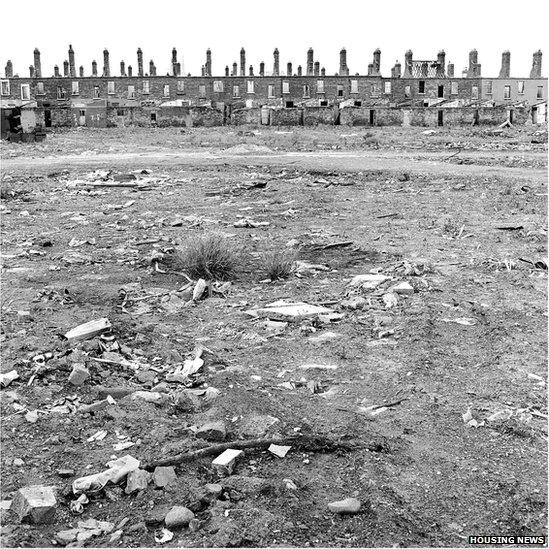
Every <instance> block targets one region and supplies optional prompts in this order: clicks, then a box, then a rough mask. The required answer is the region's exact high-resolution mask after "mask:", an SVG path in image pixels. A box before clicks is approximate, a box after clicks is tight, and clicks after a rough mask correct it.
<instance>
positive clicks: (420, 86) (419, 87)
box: [417, 80, 425, 93]
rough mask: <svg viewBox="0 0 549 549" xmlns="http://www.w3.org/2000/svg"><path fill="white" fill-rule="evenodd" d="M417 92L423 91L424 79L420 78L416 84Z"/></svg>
mask: <svg viewBox="0 0 549 549" xmlns="http://www.w3.org/2000/svg"><path fill="white" fill-rule="evenodd" d="M417 92H418V93H425V80H420V81H419V84H418V90H417Z"/></svg>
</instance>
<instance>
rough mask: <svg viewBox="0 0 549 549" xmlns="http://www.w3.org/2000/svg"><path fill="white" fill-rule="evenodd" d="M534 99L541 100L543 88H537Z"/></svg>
mask: <svg viewBox="0 0 549 549" xmlns="http://www.w3.org/2000/svg"><path fill="white" fill-rule="evenodd" d="M536 97H537V99H543V86H538V91H537V94H536Z"/></svg>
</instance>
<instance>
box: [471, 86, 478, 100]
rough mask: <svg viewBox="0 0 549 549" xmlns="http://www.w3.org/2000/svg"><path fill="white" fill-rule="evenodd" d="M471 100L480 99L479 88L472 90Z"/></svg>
mask: <svg viewBox="0 0 549 549" xmlns="http://www.w3.org/2000/svg"><path fill="white" fill-rule="evenodd" d="M471 99H478V86H473V87H472V88H471Z"/></svg>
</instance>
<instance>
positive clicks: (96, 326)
mask: <svg viewBox="0 0 549 549" xmlns="http://www.w3.org/2000/svg"><path fill="white" fill-rule="evenodd" d="M110 329H111V323H110V322H109V320H108V319H107V318H100V319H99V320H91V321H90V322H86V323H85V324H80V325H79V326H76V327H75V328H73V329H72V330H69V331H68V332H67V333H66V334H65V337H66V338H67V339H68V340H69V341H70V342H72V343H74V342H75V341H82V340H84V339H91V338H92V337H95V336H96V335H99V334H102V333H103V332H106V331H107V330H110Z"/></svg>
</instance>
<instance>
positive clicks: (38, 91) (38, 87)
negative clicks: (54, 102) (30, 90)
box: [36, 82, 45, 95]
mask: <svg viewBox="0 0 549 549" xmlns="http://www.w3.org/2000/svg"><path fill="white" fill-rule="evenodd" d="M36 94H37V95H44V94H45V92H44V82H38V84H36Z"/></svg>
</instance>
